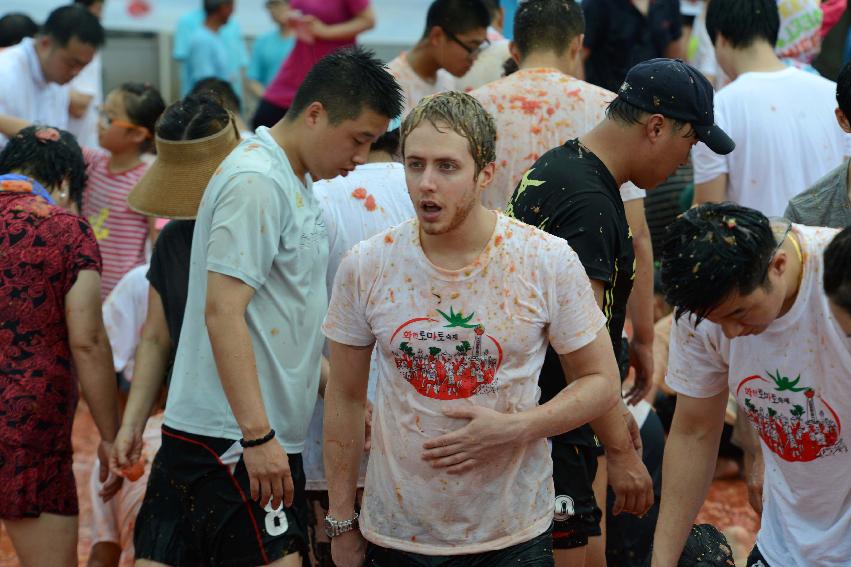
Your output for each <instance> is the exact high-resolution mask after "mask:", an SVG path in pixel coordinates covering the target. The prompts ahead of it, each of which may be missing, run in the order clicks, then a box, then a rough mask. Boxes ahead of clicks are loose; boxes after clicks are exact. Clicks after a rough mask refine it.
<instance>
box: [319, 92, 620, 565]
mask: <svg viewBox="0 0 851 567" xmlns="http://www.w3.org/2000/svg"><path fill="white" fill-rule="evenodd" d="M495 142H496V132H495V128H494V123H493V120H492V118H491V117H490V115H488V114H487V112H485V110H484V109H483V108H482V107H481V105H480V104H479V103H478V101H476V100H475V99H474V98H473V97H471V96H469V95H467V94H463V93H458V92H447V93H442V94H438V95H433V96H430V97H426V98H425V99H423V100H422V101H421V102H420V103H419V105H418V106H417V107H416V108H415V109H414V110H413V111H412V112H411V114H410V115H408V117H407V118H406V119H405V122H404V124H403V126H402V153H403V157H404V163H405V173H406V180H407V185H408V192H409V194H410V196H411V201H412V203H413V205H414V209H415V211H416V215H417V216H416V218H414V219H411V220H409V221H407V222H405V223H403V224H401V225H399V226H397V227H394V228H391V229H389V230H387V231H384V232H382V233H379V234H378V235H376V236H374V237H373V238H371V239H369V240H365V241H364V242H361V243H360V244H359V245H357V246H355V247H354V248H353V249H352V251H351V252H350V253H349V254H348V255H347V256H346V257H345V258H344V259H343V261H342V263H341V265H340V268H339V270H338V271H337V276H336V279H335V282H334V289H333V293H332V298H331V305H330V307H329V310H328V315H327V318H326V320H325V324H324V326H323V329H324V331H325V334H326V336H327V338H328V340H329V342H330V351H331V376H330V379H329V382H328V386H327V390H326V395H325V404H326V413H325V465H326V471H328V489H329V499H330V509H329V515H328V517H327V518H326V529H327V530H328V533H329V536H330V537H332V544H331V545H332V553H333V556H334V561H335V562H336V564H337V565H339V566H340V567H359V566H360V565H364V564H366V565H369V566H371V567H393V566H396V565H418V566H419V565H440V564H444V563H446V562H447V561H451V562H452V564H453V565H459V566H467V565H470V566H472V565H488V566H496V567H499V566H503V565H516V564H518V563H522V564H523V565H529V566H533V567H545V566H552V565H553V555H552V538H551V535H550V529H551V524H552V516H553V512H552V506H553V504H552V503H553V484H552V460H551V458H550V455H549V448H548V446H547V442H546V438H547V437H548V436H552V435H556V434H559V433H562V432H565V431H568V430H570V429H572V428H574V427H577V426H578V425H581V424H583V423H586V422H588V421H590V420H593V419H596V418H598V417H600V416H601V415H603V414H605V413H606V412H607V411H608V410H609V409H610V408H612V407H613V406H614V405H615V403H616V402H617V399H618V368H617V364H616V362H615V358H614V353H613V352H612V346H611V341H610V340H609V339H608V335H607V333H606V329H605V317H604V316H603V314H602V313H601V312H600V309H599V308H598V307H597V305H596V303H595V301H594V297H593V293H592V291H591V285H590V283H589V280H588V277H587V276H586V275H585V272H584V270H583V268H582V265H581V263H580V262H579V260H578V259H577V257H576V254H575V253H574V252H573V250H571V248H570V246H568V245H567V243H566V242H565V241H564V240H561V239H559V238H556V237H553V236H550V235H548V234H546V233H544V232H543V231H540V230H538V229H536V228H534V227H531V226H528V225H525V224H522V223H520V222H517V221H514V220H512V219H510V218H508V217H506V216H504V215H503V214H502V213H499V212H497V211H492V210H488V209H486V208H485V207H484V206H483V205H482V203H481V195H482V192H483V191H484V190H485V189H486V188H487V186H488V184H489V183H490V182H491V180H492V179H493V173H494V163H493V161H494V147H495ZM548 344H552V346H553V348H554V349H555V350H556V352H558V353H559V355H560V357H561V360H562V362H563V364H565V365H567V366H569V367H570V368H572V369H573V373H572V376H575V377H576V379H575V380H574V381H573V383H572V384H571V385H570V387H568V388H566V389H565V390H564V391H563V392H562V393H561V394H560V395H558V396H556V397H554V398H553V399H552V400H551V401H550V402H548V403H547V404H544V405H541V406H539V405H538V396H539V390H538V386H537V376H538V373H539V371H540V369H541V365H542V363H543V360H544V355H545V353H546V350H547V345H548ZM376 345H377V347H378V348H376V349H375V351H376V353H375V354H376V364H377V368H378V372H377V375H378V377H377V394H376V400H377V402H376V404H375V407H374V414H373V421H372V453H371V455H370V460H369V467H368V469H367V475H366V490H365V492H364V501H363V506H362V508H361V516H360V517H359V516H358V515H357V514H355V486H356V482H357V476H358V463H359V460H360V455H361V452H362V450H363V440H364V411H365V410H364V408H365V404H366V388H367V379H368V374H369V364H370V357H371V355H372V354H373V347H375V346H376ZM358 528H359V529H358Z"/></svg>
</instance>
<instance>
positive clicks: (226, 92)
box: [189, 77, 242, 114]
mask: <svg viewBox="0 0 851 567" xmlns="http://www.w3.org/2000/svg"><path fill="white" fill-rule="evenodd" d="M201 93H208V94H211V95H213V96H214V97H216V98H218V100H219V102H220V103H221V104H222V106H224V107H225V110H230V111H231V112H233V113H234V114H239V113H240V109H241V108H242V102H241V101H240V100H239V95H238V94H236V91H235V90H234V89H233V86H232V85H231V84H230V83H229V82H227V81H225V80H224V79H220V78H218V77H207V78H205V79H201V80H200V81H198V82H197V83H195V86H193V87H192V90H191V91H189V94H201Z"/></svg>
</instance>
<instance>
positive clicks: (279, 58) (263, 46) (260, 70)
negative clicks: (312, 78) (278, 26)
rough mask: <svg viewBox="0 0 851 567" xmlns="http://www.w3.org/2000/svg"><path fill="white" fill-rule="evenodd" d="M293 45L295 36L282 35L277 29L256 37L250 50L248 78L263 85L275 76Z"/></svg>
mask: <svg viewBox="0 0 851 567" xmlns="http://www.w3.org/2000/svg"><path fill="white" fill-rule="evenodd" d="M294 46H295V36H293V35H290V36H287V37H284V36H282V35H281V32H280V31H279V30H274V31H270V32H269V33H265V34H263V35H261V36H260V37H258V38H257V40H256V41H255V42H254V47H253V48H252V50H251V63H249V65H248V78H249V79H254V80H255V81H257V82H259V83H260V84H262V85H263V86H264V87H265V86H266V85H268V84H269V82H270V81H271V80H272V79H274V78H275V74H277V72H278V69H280V68H281V64H282V63H283V62H284V59H286V58H287V56H288V55H289V54H290V51H292V50H293V47H294Z"/></svg>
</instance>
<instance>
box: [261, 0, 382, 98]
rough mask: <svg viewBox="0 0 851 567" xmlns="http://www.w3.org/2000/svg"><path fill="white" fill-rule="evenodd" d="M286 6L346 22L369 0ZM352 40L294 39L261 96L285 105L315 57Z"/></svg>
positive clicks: (316, 0) (306, 0)
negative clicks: (290, 50)
mask: <svg viewBox="0 0 851 567" xmlns="http://www.w3.org/2000/svg"><path fill="white" fill-rule="evenodd" d="M290 7H291V8H292V9H293V10H299V11H301V13H302V14H305V15H311V16H316V17H317V18H319V20H321V21H322V22H324V23H325V24H327V25H329V26H332V25H334V24H341V23H343V22H347V21H349V20H351V19H352V18H354V17H355V16H357V15H358V14H360V13H361V12H363V11H364V10H366V9H367V8H369V0H292V1H291V2H290ZM354 44H355V41H354V39H342V40H324V39H314V41H313V42H312V43H309V42H306V41H304V40H302V39H298V40H297V41H296V44H295V48H294V49H293V50H292V53H290V55H289V57H287V59H286V60H285V61H284V64H283V65H282V66H281V68H280V69H279V70H278V74H277V75H275V78H274V79H272V82H271V83H269V86H268V88H267V89H266V92H265V93H263V99H264V100H267V101H269V102H271V103H272V104H275V105H277V106H280V107H282V108H289V107H290V105H291V104H292V102H293V97H295V93H296V91H297V90H298V88H299V87H300V86H301V83H302V81H304V78H305V77H307V73H308V71H310V69H311V68H312V67H313V65H314V64H316V62H317V61H319V60H320V59H322V58H323V57H325V56H326V55H328V54H329V53H333V52H334V51H337V50H338V49H342V48H344V47H349V46H352V45H354Z"/></svg>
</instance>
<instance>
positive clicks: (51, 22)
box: [41, 4, 105, 47]
mask: <svg viewBox="0 0 851 567" xmlns="http://www.w3.org/2000/svg"><path fill="white" fill-rule="evenodd" d="M41 33H42V34H44V35H46V36H49V37H50V38H52V39H53V40H54V41H56V42H57V43H58V44H59V45H61V46H63V47H64V46H66V45H68V42H69V41H71V38H72V37H76V38H77V39H78V40H80V41H81V42H82V43H86V44H88V45H91V46H92V47H100V46H102V45H103V43H104V41H105V34H104V31H103V26H101V25H100V21H99V20H98V19H97V17H96V16H95V15H94V14H92V13H91V12H89V10H88V8H86V7H85V6H80V5H78V4H69V5H67V6H60V7H59V8H56V9H55V10H53V11H52V12H50V15H49V16H47V21H46V22H44V27H42V29H41Z"/></svg>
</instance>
